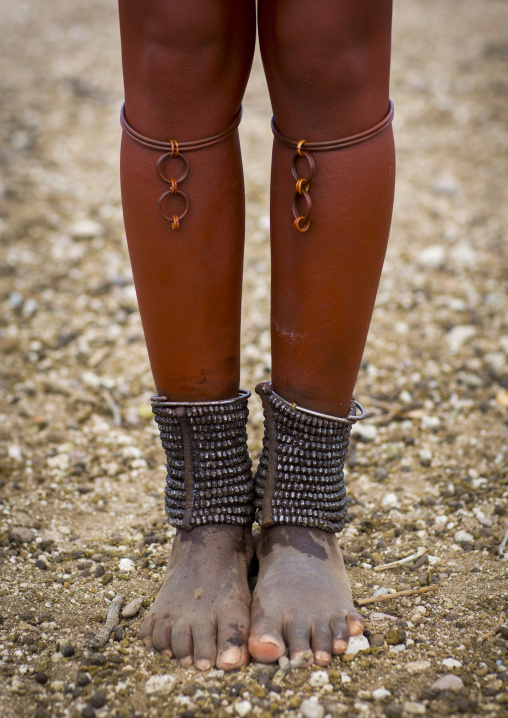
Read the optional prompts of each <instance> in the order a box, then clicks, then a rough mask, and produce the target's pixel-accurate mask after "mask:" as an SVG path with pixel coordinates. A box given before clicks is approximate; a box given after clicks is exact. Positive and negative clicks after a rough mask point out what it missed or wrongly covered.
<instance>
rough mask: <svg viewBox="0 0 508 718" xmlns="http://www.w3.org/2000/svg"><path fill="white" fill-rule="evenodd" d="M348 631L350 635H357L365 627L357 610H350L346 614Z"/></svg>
mask: <svg viewBox="0 0 508 718" xmlns="http://www.w3.org/2000/svg"><path fill="white" fill-rule="evenodd" d="M346 621H347V625H348V628H349V633H350V634H351V635H352V636H359V635H360V633H363V630H364V628H365V626H364V623H363V617H362V616H361V615H360V614H359V613H357V611H350V612H349V613H348V615H347V616H346Z"/></svg>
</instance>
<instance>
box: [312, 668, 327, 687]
mask: <svg viewBox="0 0 508 718" xmlns="http://www.w3.org/2000/svg"><path fill="white" fill-rule="evenodd" d="M329 682H330V678H329V676H328V673H327V672H326V671H314V672H313V673H311V674H310V678H309V684H310V685H311V686H313V687H314V688H321V686H324V685H326V684H327V683H329Z"/></svg>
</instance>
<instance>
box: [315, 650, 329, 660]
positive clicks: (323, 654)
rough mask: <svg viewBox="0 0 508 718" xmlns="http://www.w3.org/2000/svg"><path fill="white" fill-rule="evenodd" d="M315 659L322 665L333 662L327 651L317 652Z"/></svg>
mask: <svg viewBox="0 0 508 718" xmlns="http://www.w3.org/2000/svg"><path fill="white" fill-rule="evenodd" d="M314 658H315V659H316V661H319V662H320V663H329V662H330V661H331V660H332V657H331V655H330V654H329V653H328V652H327V651H316V653H315V654H314Z"/></svg>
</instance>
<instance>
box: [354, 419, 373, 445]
mask: <svg viewBox="0 0 508 718" xmlns="http://www.w3.org/2000/svg"><path fill="white" fill-rule="evenodd" d="M351 436H354V437H356V438H357V439H358V440H359V441H363V442H364V443H365V444H368V443H370V442H371V441H374V439H375V438H376V437H377V427H376V426H374V425H373V424H353V427H352V429H351Z"/></svg>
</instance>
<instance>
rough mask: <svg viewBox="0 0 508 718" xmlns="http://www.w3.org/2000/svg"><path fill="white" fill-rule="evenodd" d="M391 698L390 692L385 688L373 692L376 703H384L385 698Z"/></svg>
mask: <svg viewBox="0 0 508 718" xmlns="http://www.w3.org/2000/svg"><path fill="white" fill-rule="evenodd" d="M390 696H391V693H390V691H388V690H387V689H386V688H385V687H384V686H382V687H381V688H376V689H375V690H373V691H372V697H373V698H374V700H375V701H384V699H385V698H389V697H390Z"/></svg>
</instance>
